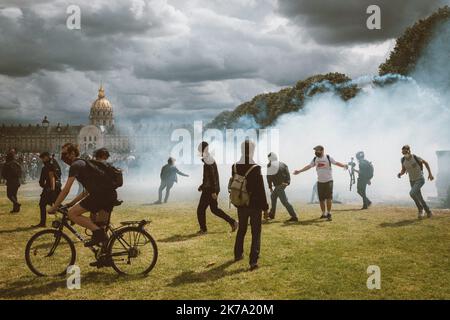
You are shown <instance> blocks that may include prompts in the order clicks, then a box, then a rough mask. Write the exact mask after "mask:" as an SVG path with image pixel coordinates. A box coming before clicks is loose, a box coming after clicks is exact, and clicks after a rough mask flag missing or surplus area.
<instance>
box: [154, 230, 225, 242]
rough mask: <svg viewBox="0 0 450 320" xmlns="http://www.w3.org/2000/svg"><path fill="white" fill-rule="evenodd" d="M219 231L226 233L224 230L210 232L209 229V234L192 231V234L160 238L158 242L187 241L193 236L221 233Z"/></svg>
mask: <svg viewBox="0 0 450 320" xmlns="http://www.w3.org/2000/svg"><path fill="white" fill-rule="evenodd" d="M219 233H224V232H210V231H208V233H207V234H198V233H191V234H176V235H173V236H170V237H168V238H164V239H158V242H181V241H187V240H190V239H193V238H197V237H204V236H206V235H208V234H219Z"/></svg>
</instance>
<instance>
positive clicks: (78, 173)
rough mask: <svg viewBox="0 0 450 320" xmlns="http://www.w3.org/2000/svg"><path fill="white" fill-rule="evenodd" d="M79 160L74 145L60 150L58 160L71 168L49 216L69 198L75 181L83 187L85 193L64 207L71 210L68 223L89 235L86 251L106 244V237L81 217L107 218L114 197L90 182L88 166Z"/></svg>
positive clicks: (98, 228) (87, 219)
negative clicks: (103, 216) (87, 232)
mask: <svg viewBox="0 0 450 320" xmlns="http://www.w3.org/2000/svg"><path fill="white" fill-rule="evenodd" d="M79 156H80V151H79V150H78V147H77V146H76V145H74V144H72V143H66V144H65V145H64V146H63V147H62V151H61V159H62V160H63V161H64V162H65V163H66V164H68V165H69V166H70V169H69V178H68V179H67V182H66V184H65V185H64V188H63V189H62V191H61V193H60V194H59V196H58V198H57V199H56V201H55V204H54V205H53V207H52V208H51V209H50V210H49V211H48V213H49V214H54V213H55V212H56V210H57V209H58V207H59V206H60V205H61V203H62V202H63V201H64V200H65V199H66V197H67V195H68V194H69V192H70V188H71V187H72V185H73V183H74V181H75V179H77V180H78V181H79V182H80V183H81V184H82V185H83V187H84V191H83V192H82V193H81V194H79V195H78V196H76V197H75V199H73V200H72V201H71V202H70V203H68V204H67V206H68V207H70V209H69V219H70V220H72V221H73V222H75V223H76V224H78V225H79V226H82V227H84V228H86V229H89V230H91V231H92V238H91V240H89V241H87V242H86V243H85V246H87V247H89V246H94V245H98V244H100V243H103V242H105V241H106V240H107V236H106V233H105V231H104V230H103V229H102V228H100V227H99V226H97V225H96V224H95V223H94V222H93V221H92V220H91V219H90V218H88V217H85V216H83V214H84V213H86V212H92V213H99V214H100V215H105V214H110V213H111V212H112V209H113V207H114V203H115V202H116V200H117V193H116V190H114V189H113V188H109V187H105V186H104V185H103V184H102V183H101V181H92V176H91V175H90V173H91V172H90V171H91V170H89V168H88V163H87V162H86V161H85V160H82V159H79Z"/></svg>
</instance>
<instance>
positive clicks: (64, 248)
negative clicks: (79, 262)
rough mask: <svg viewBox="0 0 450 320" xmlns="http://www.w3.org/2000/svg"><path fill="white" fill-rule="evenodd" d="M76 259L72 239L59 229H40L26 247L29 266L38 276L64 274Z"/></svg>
mask: <svg viewBox="0 0 450 320" xmlns="http://www.w3.org/2000/svg"><path fill="white" fill-rule="evenodd" d="M75 259H76V251H75V246H74V244H73V242H72V240H70V238H69V237H68V236H67V235H66V234H64V233H63V232H61V231H59V230H52V229H51V230H42V231H39V232H38V233H36V234H35V235H34V236H32V237H31V239H30V240H29V241H28V243H27V246H26V247H25V261H26V262H27V266H28V268H30V270H31V271H32V272H33V273H34V274H36V275H38V276H63V275H65V274H66V272H67V267H69V266H71V265H73V264H74V263H75Z"/></svg>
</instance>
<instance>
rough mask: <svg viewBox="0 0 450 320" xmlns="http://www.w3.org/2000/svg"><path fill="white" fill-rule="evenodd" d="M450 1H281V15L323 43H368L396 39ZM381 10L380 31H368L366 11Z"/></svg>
mask: <svg viewBox="0 0 450 320" xmlns="http://www.w3.org/2000/svg"><path fill="white" fill-rule="evenodd" d="M448 3H449V0H431V1H429V0H425V1H424V0H339V1H336V0H314V1H311V0H278V6H279V12H280V13H281V14H283V15H285V16H286V17H289V18H290V19H292V20H293V21H294V22H295V23H297V24H298V25H299V26H301V27H303V28H305V29H306V30H307V31H308V32H309V34H310V35H311V37H312V38H314V39H315V40H316V41H317V42H319V43H323V44H349V43H369V42H374V41H383V40H386V39H390V38H395V37H398V36H399V35H401V33H402V32H403V31H404V30H405V28H406V27H408V26H410V25H412V24H413V23H414V22H415V21H417V20H418V19H420V18H424V17H426V16H427V15H429V14H431V13H432V12H433V11H434V10H436V9H437V8H438V7H440V6H442V5H444V4H448ZM370 5H378V6H379V7H380V9H381V30H369V29H367V27H366V20H367V18H368V17H369V15H368V14H367V13H366V9H367V7H368V6H370Z"/></svg>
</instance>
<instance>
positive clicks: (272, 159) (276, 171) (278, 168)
mask: <svg viewBox="0 0 450 320" xmlns="http://www.w3.org/2000/svg"><path fill="white" fill-rule="evenodd" d="M268 158H269V164H268V165H267V184H268V185H269V189H270V199H271V208H270V211H269V216H268V218H270V219H275V212H276V210H277V201H278V198H280V201H281V203H282V204H283V206H284V207H285V208H286V210H287V211H288V213H289V215H290V216H291V218H290V219H289V220H287V222H297V221H298V217H297V214H296V213H295V211H294V208H293V207H292V205H291V204H290V203H289V201H288V198H287V196H286V191H285V190H286V187H287V186H288V185H289V184H290V183H291V175H290V173H289V168H288V166H287V165H286V164H285V163H283V162H281V161H278V157H277V155H276V154H275V153H274V152H271V153H269V155H268ZM265 218H267V217H265Z"/></svg>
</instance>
